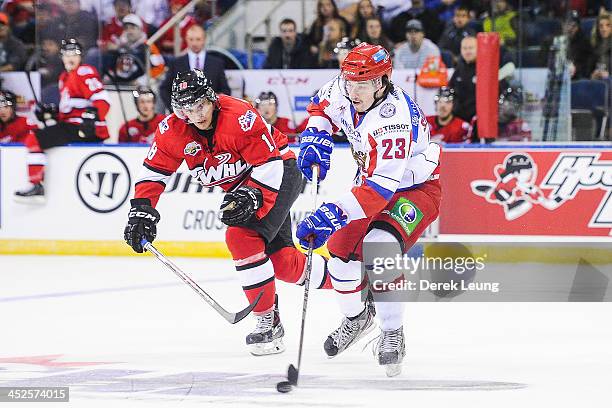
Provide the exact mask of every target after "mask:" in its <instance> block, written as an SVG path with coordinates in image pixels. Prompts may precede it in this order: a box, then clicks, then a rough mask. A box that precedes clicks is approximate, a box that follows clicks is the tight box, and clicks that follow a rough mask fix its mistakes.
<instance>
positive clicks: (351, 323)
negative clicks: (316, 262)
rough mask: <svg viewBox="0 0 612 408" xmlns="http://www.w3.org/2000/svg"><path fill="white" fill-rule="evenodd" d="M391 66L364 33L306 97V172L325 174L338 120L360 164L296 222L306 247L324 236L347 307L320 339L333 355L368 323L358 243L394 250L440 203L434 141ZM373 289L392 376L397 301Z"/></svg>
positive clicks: (382, 353) (381, 358)
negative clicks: (337, 190)
mask: <svg viewBox="0 0 612 408" xmlns="http://www.w3.org/2000/svg"><path fill="white" fill-rule="evenodd" d="M391 71H392V65H391V56H390V55H389V53H388V51H387V50H385V49H384V48H383V47H381V46H375V45H370V44H367V43H361V44H360V45H358V46H357V47H355V48H353V49H352V50H351V51H350V52H349V54H348V56H347V57H346V59H345V60H344V62H343V63H342V67H341V73H340V75H338V76H336V77H335V78H334V79H332V80H331V81H329V82H328V83H327V84H326V85H324V86H323V87H322V88H321V90H320V91H319V93H318V94H317V95H316V96H314V97H313V98H312V100H311V103H310V105H309V106H308V113H309V114H310V118H309V120H308V127H307V129H306V130H305V131H304V132H303V133H302V136H301V139H300V155H299V157H298V166H299V168H300V170H301V171H302V173H304V175H305V176H306V177H307V178H309V179H310V178H311V177H312V170H311V169H312V166H313V165H318V166H319V168H320V180H324V179H325V177H326V175H327V172H328V171H329V170H330V166H331V160H330V156H331V153H332V150H333V146H334V145H333V142H332V137H331V134H332V133H334V132H335V131H337V130H338V129H339V128H341V129H342V130H343V131H344V133H345V134H346V136H347V139H348V141H349V143H350V145H351V151H352V153H353V158H354V159H355V162H356V164H357V167H358V171H357V176H356V177H355V179H354V182H355V185H354V187H353V188H352V189H350V191H347V192H345V193H344V194H339V195H338V197H337V198H336V199H335V200H334V201H332V202H328V203H325V204H323V205H321V206H320V207H319V209H317V210H316V211H315V212H314V213H313V214H312V215H310V216H308V217H306V218H305V219H304V220H303V221H301V222H300V223H299V224H298V227H297V231H296V235H297V237H298V239H299V240H300V244H301V245H302V246H304V247H307V246H309V245H310V242H313V243H314V247H315V248H317V247H320V246H321V245H323V244H324V243H325V242H326V241H327V240H328V239H329V242H328V245H327V248H328V249H329V252H330V254H331V256H332V257H331V258H330V259H329V262H328V265H329V275H330V277H331V282H332V285H333V287H334V289H335V291H336V293H337V299H338V303H339V306H340V310H341V311H342V313H343V314H344V316H345V317H344V319H343V320H342V323H341V324H340V326H339V327H338V328H337V329H336V330H334V331H333V332H332V333H331V334H330V335H329V336H328V338H327V340H326V341H325V343H324V345H323V347H324V350H325V352H326V353H327V355H328V356H330V357H335V356H337V355H338V354H339V353H341V352H343V351H344V350H346V349H347V348H348V347H350V346H351V345H352V344H354V343H355V342H356V341H358V340H359V339H360V338H362V337H363V336H364V335H365V334H366V333H368V332H369V331H370V330H372V329H373V328H374V326H373V325H374V308H373V307H372V305H371V302H370V301H368V300H366V301H365V302H364V301H363V299H364V298H365V299H368V298H367V297H366V293H367V288H368V285H369V282H368V275H365V276H362V266H363V265H362V263H363V261H364V248H366V247H369V248H372V247H373V246H374V247H375V248H378V249H380V244H381V243H382V245H384V246H386V248H387V249H388V250H390V251H391V252H392V253H393V256H394V257H395V256H400V257H401V255H402V254H405V253H406V252H407V251H408V250H409V249H410V247H411V246H412V245H413V244H414V243H415V242H416V240H417V239H418V238H419V236H420V235H421V233H422V232H423V231H424V230H425V228H427V226H428V225H429V224H430V223H431V222H433V221H434V220H435V219H436V217H437V215H438V211H439V206H440V197H441V188H440V182H439V180H438V178H439V158H440V146H438V145H437V144H436V143H433V142H430V140H429V126H428V124H427V121H426V120H425V116H424V114H423V112H422V111H421V109H420V108H419V106H418V105H417V104H416V103H415V102H414V101H413V100H412V99H411V98H410V96H408V94H406V93H405V92H404V91H403V90H402V89H401V88H400V87H398V86H397V85H394V84H393V83H392V82H391ZM377 245H378V246H377ZM385 256H390V255H389V254H386V255H385ZM387 260H388V259H387ZM371 266H372V265H368V264H366V265H365V266H364V270H365V271H370V270H371ZM401 272H402V271H401V270H395V271H393V276H391V277H389V276H384V277H381V278H387V279H386V280H385V283H393V282H395V281H397V280H400V279H403V275H402V274H401ZM388 278H390V279H388ZM371 292H372V294H373V298H374V303H375V306H376V307H375V309H376V315H377V317H378V320H379V321H380V328H381V335H380V337H379V340H378V343H377V344H376V356H377V360H378V363H379V364H380V365H382V366H384V368H385V371H386V373H387V375H389V376H395V375H398V374H399V373H400V371H401V363H402V359H403V357H404V355H405V343H404V331H403V303H402V302H399V301H397V298H396V299H395V300H396V301H394V302H393V301H392V302H390V301H388V300H387V294H386V293H384V292H387V291H385V290H375V288H371ZM389 295H391V294H390V293H389Z"/></svg>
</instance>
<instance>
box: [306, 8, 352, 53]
mask: <svg viewBox="0 0 612 408" xmlns="http://www.w3.org/2000/svg"><path fill="white" fill-rule="evenodd" d="M332 19H339V20H341V21H342V23H343V24H344V28H343V31H344V32H345V33H348V32H349V30H350V26H349V23H348V21H346V19H345V18H344V17H341V16H340V14H339V13H338V7H337V6H336V3H335V1H334V0H317V18H316V19H315V21H314V22H313V23H312V25H311V26H310V30H309V31H308V42H309V43H310V52H312V53H313V54H314V55H318V54H319V48H318V46H319V44H321V41H323V34H324V33H323V31H324V27H325V25H326V24H327V23H328V22H329V21H330V20H332Z"/></svg>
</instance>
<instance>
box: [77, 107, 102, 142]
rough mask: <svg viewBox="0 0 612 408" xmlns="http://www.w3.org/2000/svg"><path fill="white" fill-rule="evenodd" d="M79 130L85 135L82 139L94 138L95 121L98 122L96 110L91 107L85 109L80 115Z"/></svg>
mask: <svg viewBox="0 0 612 408" xmlns="http://www.w3.org/2000/svg"><path fill="white" fill-rule="evenodd" d="M81 119H82V120H83V123H82V124H81V130H82V131H83V133H84V134H85V135H84V137H94V135H95V133H96V121H97V120H98V109H97V108H94V107H93V106H92V107H89V108H85V110H84V111H83V113H81Z"/></svg>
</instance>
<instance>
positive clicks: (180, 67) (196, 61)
mask: <svg viewBox="0 0 612 408" xmlns="http://www.w3.org/2000/svg"><path fill="white" fill-rule="evenodd" d="M186 40H187V54H185V55H183V56H181V57H178V58H176V59H175V60H174V61H172V62H171V63H170V64H169V65H168V72H166V77H165V78H164V81H163V82H162V84H161V86H160V88H159V92H160V94H161V97H162V101H164V104H165V105H166V107H167V108H168V109H169V110H170V111H171V110H172V108H171V106H170V91H171V90H172V81H173V80H174V78H175V77H176V74H178V73H179V72H183V71H189V70H190V69H196V68H197V69H201V70H202V71H204V75H206V78H208V79H209V80H210V81H211V83H212V87H213V89H214V90H215V92H217V93H224V94H227V95H230V94H231V90H230V87H229V85H228V84H227V78H226V77H225V65H224V62H223V60H222V59H221V58H219V57H216V56H214V55H210V54H209V53H207V52H206V31H204V29H203V28H202V27H200V26H199V25H194V26H191V27H190V28H189V30H187V37H186Z"/></svg>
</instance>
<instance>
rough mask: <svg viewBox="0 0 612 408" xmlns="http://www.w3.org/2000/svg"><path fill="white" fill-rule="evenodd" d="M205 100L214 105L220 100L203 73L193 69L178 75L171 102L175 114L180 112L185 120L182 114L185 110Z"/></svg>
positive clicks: (173, 86)
mask: <svg viewBox="0 0 612 408" xmlns="http://www.w3.org/2000/svg"><path fill="white" fill-rule="evenodd" d="M204 99H207V100H209V101H210V102H212V103H214V104H216V103H217V100H218V98H217V94H216V93H215V91H214V89H213V88H212V84H211V82H210V80H209V79H208V78H206V76H205V75H204V73H203V72H202V71H200V70H199V69H192V70H191V71H183V72H179V73H178V74H176V77H175V78H174V81H173V82H172V96H171V101H170V104H171V105H172V109H173V110H174V113H177V111H178V113H177V115H178V116H179V117H181V118H184V116H185V115H184V114H183V113H182V112H181V111H182V110H183V109H189V108H191V107H192V106H194V105H195V104H197V103H198V102H200V101H202V100H204Z"/></svg>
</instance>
